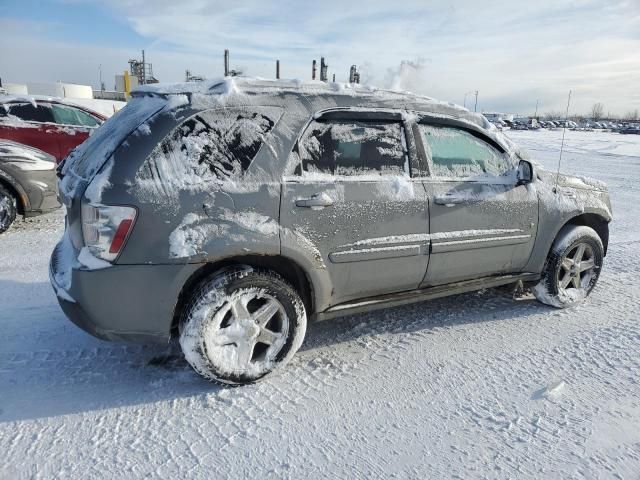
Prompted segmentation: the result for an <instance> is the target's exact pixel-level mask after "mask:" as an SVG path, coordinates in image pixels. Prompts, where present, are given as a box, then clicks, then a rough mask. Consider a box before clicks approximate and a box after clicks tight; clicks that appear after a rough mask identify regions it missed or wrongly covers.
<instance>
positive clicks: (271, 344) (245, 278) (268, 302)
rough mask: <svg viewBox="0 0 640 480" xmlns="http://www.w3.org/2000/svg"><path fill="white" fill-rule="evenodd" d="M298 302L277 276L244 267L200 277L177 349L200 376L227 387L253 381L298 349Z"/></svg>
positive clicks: (302, 327)
mask: <svg viewBox="0 0 640 480" xmlns="http://www.w3.org/2000/svg"><path fill="white" fill-rule="evenodd" d="M306 326H307V316H306V312H305V308H304V304H303V303H302V300H301V299H300V296H299V295H298V294H297V293H296V291H295V290H294V289H293V288H292V287H291V286H290V285H289V284H288V283H286V282H285V281H284V279H282V277H280V276H279V275H277V274H276V273H274V272H271V271H268V270H257V269H254V268H252V267H249V266H242V267H235V268H231V269H226V270H224V271H221V272H217V273H216V274H214V275H212V276H210V277H208V278H206V279H205V280H204V281H203V282H202V283H201V284H200V286H199V287H198V288H197V289H196V291H195V293H194V295H193V297H192V299H191V302H190V303H189V304H188V306H187V308H186V309H185V311H184V314H183V317H182V322H181V329H180V346H181V347H182V351H183V353H184V356H185V358H186V360H187V362H189V364H190V365H191V366H192V367H193V369H194V370H195V371H196V372H198V373H199V374H200V375H202V376H203V377H205V378H207V379H209V380H214V381H219V382H223V383H227V384H236V385H237V384H246V383H252V382H255V381H257V380H259V379H261V378H262V377H264V376H265V375H267V374H269V373H270V372H272V371H273V370H275V369H276V368H278V367H279V366H282V365H284V364H285V363H287V362H288V361H289V359H290V358H291V357H292V356H293V354H295V352H296V351H297V350H298V348H300V345H301V344H302V340H303V339H304V335H305V331H306Z"/></svg>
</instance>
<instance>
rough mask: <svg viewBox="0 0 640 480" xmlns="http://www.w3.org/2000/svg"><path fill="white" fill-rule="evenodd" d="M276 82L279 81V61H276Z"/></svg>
mask: <svg viewBox="0 0 640 480" xmlns="http://www.w3.org/2000/svg"><path fill="white" fill-rule="evenodd" d="M276 80H280V60H276Z"/></svg>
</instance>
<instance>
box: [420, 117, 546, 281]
mask: <svg viewBox="0 0 640 480" xmlns="http://www.w3.org/2000/svg"><path fill="white" fill-rule="evenodd" d="M423 122H424V121H423ZM427 122H428V120H427ZM434 122H437V121H435V120H434ZM414 132H415V133H416V136H417V138H416V144H417V145H418V151H419V152H420V153H421V155H422V157H423V158H424V160H426V162H427V165H428V170H429V172H430V175H429V177H428V178H425V179H424V180H423V183H424V186H425V189H426V191H427V194H428V196H429V200H430V205H429V209H430V229H431V236H430V238H431V256H430V260H429V268H428V270H427V275H426V277H425V279H424V282H423V283H422V286H432V285H440V284H445V283H450V282H456V281H462V280H469V279H474V278H479V277H484V276H490V275H498V274H508V273H514V272H519V271H521V270H522V268H524V266H525V265H526V263H527V260H528V259H529V256H530V254H531V251H532V249H533V245H534V242H535V237H536V232H537V224H538V197H537V194H536V192H535V189H534V188H533V187H532V186H531V185H518V183H517V173H516V172H517V164H516V162H515V161H513V160H512V159H511V158H510V157H509V156H508V154H507V153H506V152H505V151H504V150H503V149H502V148H501V147H500V145H498V144H497V143H495V142H493V141H492V140H491V139H490V138H488V137H485V136H484V135H482V134H481V133H479V132H476V131H474V130H471V129H466V128H463V127H462V126H455V125H443V124H438V123H421V124H419V125H417V128H416V129H414Z"/></svg>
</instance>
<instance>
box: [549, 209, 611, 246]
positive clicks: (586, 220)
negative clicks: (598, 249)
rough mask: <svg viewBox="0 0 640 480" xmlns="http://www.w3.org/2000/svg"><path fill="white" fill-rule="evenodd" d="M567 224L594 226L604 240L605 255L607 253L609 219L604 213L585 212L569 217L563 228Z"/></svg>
mask: <svg viewBox="0 0 640 480" xmlns="http://www.w3.org/2000/svg"><path fill="white" fill-rule="evenodd" d="M567 225H576V226H577V225H582V226H585V227H590V228H593V229H594V230H595V232H596V233H597V234H598V236H599V237H600V240H601V241H602V246H603V247H604V255H605V256H606V255H607V248H608V246H609V220H607V219H606V218H604V217H603V216H602V215H598V214H597V213H583V214H581V215H576V216H575V217H572V218H571V219H569V220H568V221H567V222H566V223H565V224H564V225H563V226H562V228H564V227H565V226H567ZM562 228H561V230H562ZM556 236H557V234H556Z"/></svg>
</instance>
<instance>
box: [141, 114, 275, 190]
mask: <svg viewBox="0 0 640 480" xmlns="http://www.w3.org/2000/svg"><path fill="white" fill-rule="evenodd" d="M280 115H281V111H280V109H277V108H271V107H262V108H258V109H256V110H240V109H225V110H208V111H205V112H201V113H198V114H196V115H194V116H192V117H189V118H188V119H187V120H185V121H184V122H183V123H182V124H180V125H179V126H178V127H176V128H175V129H174V130H173V131H172V132H171V133H169V135H167V136H166V137H165V139H164V140H163V141H162V142H161V143H160V144H159V145H158V146H157V147H156V148H155V149H154V150H153V152H152V153H151V155H150V156H149V158H148V159H147V160H146V161H145V163H144V164H143V166H142V168H141V170H140V171H139V172H138V174H137V177H138V178H140V179H143V180H146V179H155V178H157V177H160V178H158V180H159V182H160V184H162V185H165V186H171V185H173V184H174V183H176V182H177V183H180V182H184V181H185V179H188V180H189V182H195V183H200V182H206V181H208V180H211V179H221V180H225V179H237V178H238V177H239V176H241V175H242V174H243V173H244V171H245V170H247V168H249V165H250V164H251V162H252V161H253V159H254V157H255V156H256V154H257V153H258V151H259V150H260V147H261V146H262V144H263V143H264V141H265V137H266V135H267V134H268V133H269V132H270V131H271V130H272V129H273V127H274V125H275V123H276V121H277V120H278V119H279V116H280Z"/></svg>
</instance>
